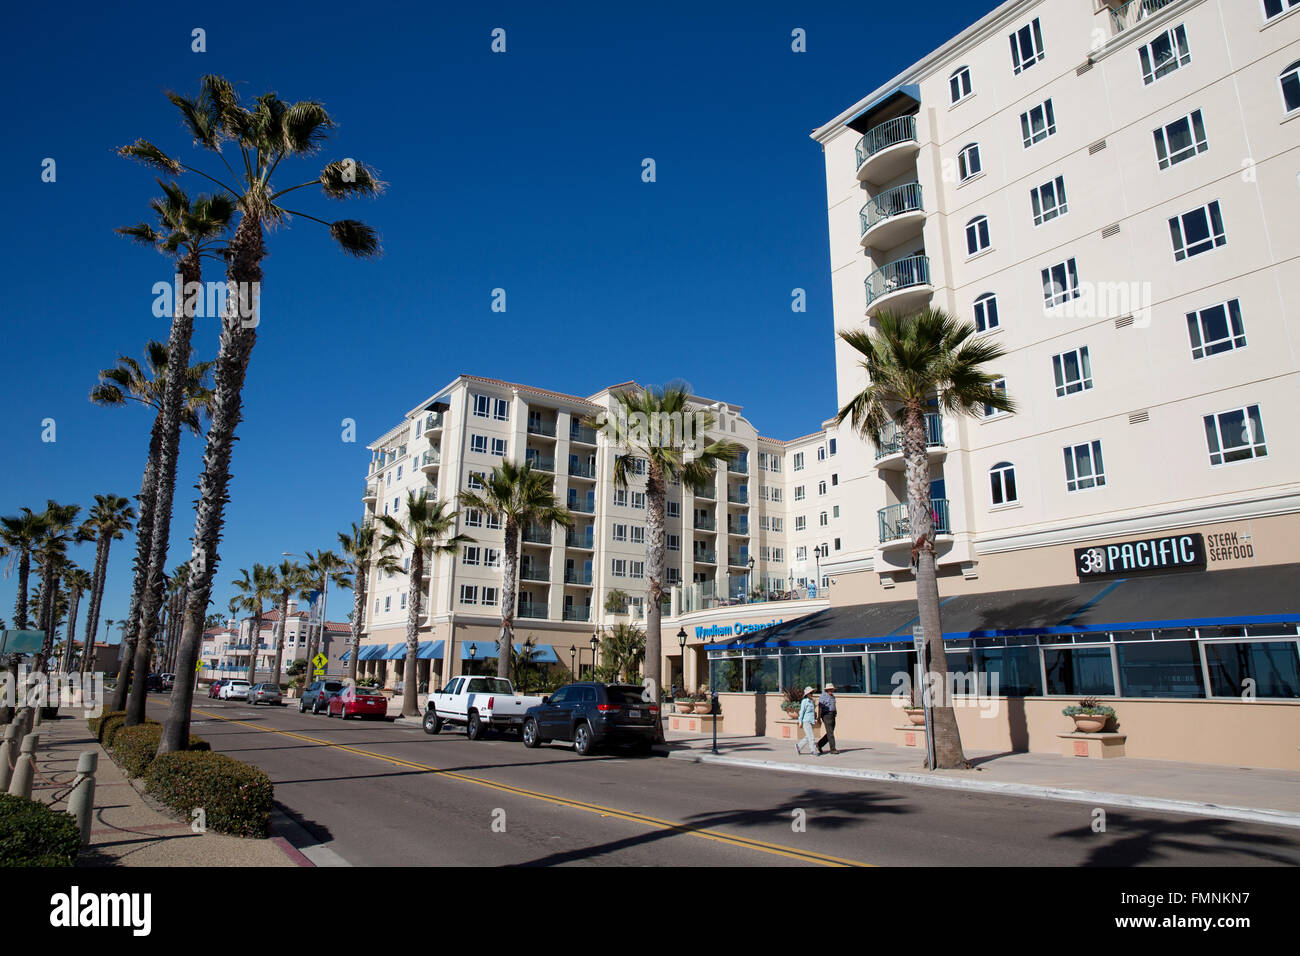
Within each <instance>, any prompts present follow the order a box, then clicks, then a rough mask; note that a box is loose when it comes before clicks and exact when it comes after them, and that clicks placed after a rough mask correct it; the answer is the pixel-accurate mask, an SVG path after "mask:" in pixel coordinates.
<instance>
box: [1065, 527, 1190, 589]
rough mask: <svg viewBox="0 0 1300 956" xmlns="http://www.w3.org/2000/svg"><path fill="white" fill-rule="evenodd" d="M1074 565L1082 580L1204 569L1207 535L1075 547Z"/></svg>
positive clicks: (1172, 536)
mask: <svg viewBox="0 0 1300 956" xmlns="http://www.w3.org/2000/svg"><path fill="white" fill-rule="evenodd" d="M1074 566H1075V570H1076V571H1077V572H1078V575H1079V580H1080V581H1090V580H1093V579H1095V578H1119V577H1133V576H1136V575H1140V574H1167V573H1169V572H1173V571H1204V570H1205V538H1204V536H1203V535H1200V534H1174V535H1169V536H1167V537H1163V538H1143V539H1142V540H1140V541H1121V542H1118V543H1116V544H1095V545H1092V546H1091V547H1087V548H1075V549H1074Z"/></svg>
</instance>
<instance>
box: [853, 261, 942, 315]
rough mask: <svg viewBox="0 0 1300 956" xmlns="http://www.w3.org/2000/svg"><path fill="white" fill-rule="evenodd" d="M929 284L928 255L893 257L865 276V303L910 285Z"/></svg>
mask: <svg viewBox="0 0 1300 956" xmlns="http://www.w3.org/2000/svg"><path fill="white" fill-rule="evenodd" d="M929 284H930V257H929V256H908V257H907V258H906V259H895V260H894V261H893V262H890V263H887V264H886V265H883V266H881V267H880V268H879V269H877V270H876V271H875V272H873V273H871V275H869V276H867V281H866V286H867V305H871V303H872V302H873V301H875V300H876V299H878V298H880V297H881V296H882V295H888V294H889V293H891V292H897V291H898V290H899V289H906V288H909V287H911V286H917V285H929Z"/></svg>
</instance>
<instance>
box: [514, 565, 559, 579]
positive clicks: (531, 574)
mask: <svg viewBox="0 0 1300 956" xmlns="http://www.w3.org/2000/svg"><path fill="white" fill-rule="evenodd" d="M519 580H520V581H549V580H551V569H550V568H538V567H533V566H532V565H527V564H525V565H521V566H520V568H519Z"/></svg>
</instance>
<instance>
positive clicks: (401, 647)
mask: <svg viewBox="0 0 1300 956" xmlns="http://www.w3.org/2000/svg"><path fill="white" fill-rule="evenodd" d="M379 659H380V660H381V661H404V660H406V642H405V641H398V642H397V643H396V644H389V645H388V653H387V654H385V655H384V656H383V657H381V658H379Z"/></svg>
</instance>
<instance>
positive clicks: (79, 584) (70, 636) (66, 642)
mask: <svg viewBox="0 0 1300 956" xmlns="http://www.w3.org/2000/svg"><path fill="white" fill-rule="evenodd" d="M63 585H64V587H66V588H67V589H68V633H67V635H66V636H65V637H64V639H63V669H64V671H71V670H72V651H73V647H75V646H76V643H77V641H76V628H77V611H78V609H79V606H80V604H81V595H82V594H84V593H85V592H87V591H89V590H90V589H91V585H92V579H91V575H90V573H89V572H88V571H84V570H82V569H81V568H79V567H77V566H76V565H70V566H69V567H68V569H67V570H66V571H64V572H63ZM84 650H85V649H84V648H83V652H84Z"/></svg>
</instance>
